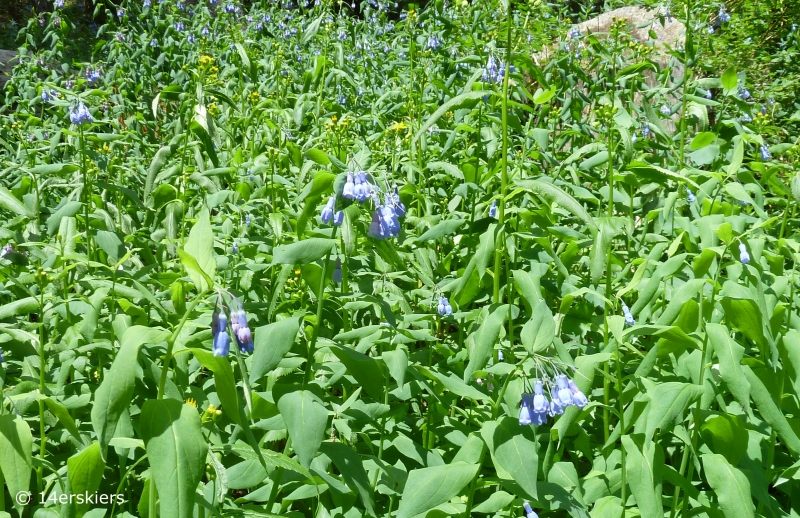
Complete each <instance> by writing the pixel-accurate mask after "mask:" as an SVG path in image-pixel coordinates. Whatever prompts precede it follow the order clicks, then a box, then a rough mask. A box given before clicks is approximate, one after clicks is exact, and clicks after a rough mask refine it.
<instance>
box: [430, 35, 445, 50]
mask: <svg viewBox="0 0 800 518" xmlns="http://www.w3.org/2000/svg"><path fill="white" fill-rule="evenodd" d="M441 45H442V44H441V43H439V38H437V37H436V35H435V34H434V35H433V36H429V37H428V44H427V47H428V48H429V49H430V50H436V49H438V48H439V47H441Z"/></svg>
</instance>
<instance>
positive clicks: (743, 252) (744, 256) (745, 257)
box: [739, 243, 750, 264]
mask: <svg viewBox="0 0 800 518" xmlns="http://www.w3.org/2000/svg"><path fill="white" fill-rule="evenodd" d="M739 260H740V261H742V264H747V263H749V262H750V254H748V253H747V245H745V244H744V243H739Z"/></svg>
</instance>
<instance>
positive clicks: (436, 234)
mask: <svg viewBox="0 0 800 518" xmlns="http://www.w3.org/2000/svg"><path fill="white" fill-rule="evenodd" d="M464 223H466V220H464V219H446V220H444V221H440V222H439V223H437V224H436V225H434V226H433V227H431V228H429V229H428V230H427V231H425V233H423V234H422V235H421V236H419V237H418V238H417V239H416V241H417V242H421V241H432V240H434V239H439V238H440V237H444V236H448V235H450V234H452V233H453V232H455V231H456V230H458V229H459V228H461V226H462V225H464Z"/></svg>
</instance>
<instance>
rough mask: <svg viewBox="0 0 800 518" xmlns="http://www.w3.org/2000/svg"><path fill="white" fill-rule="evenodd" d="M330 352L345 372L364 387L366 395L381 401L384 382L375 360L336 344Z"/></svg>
mask: <svg viewBox="0 0 800 518" xmlns="http://www.w3.org/2000/svg"><path fill="white" fill-rule="evenodd" d="M331 352H332V353H333V354H335V355H336V357H337V358H339V360H340V361H341V362H342V363H343V364H344V366H345V367H346V368H347V372H349V373H350V375H351V376H353V377H354V378H355V379H356V381H358V383H359V384H360V385H361V386H362V387H364V390H366V391H367V394H369V395H370V396H372V397H373V398H375V399H376V400H378V401H382V400H383V385H384V382H385V380H384V377H383V371H382V370H381V364H380V363H379V362H378V361H377V360H375V359H374V358H371V357H369V356H367V355H366V354H363V353H360V352H358V351H354V350H353V349H350V348H347V347H343V346H341V345H338V344H337V345H334V346H332V347H331Z"/></svg>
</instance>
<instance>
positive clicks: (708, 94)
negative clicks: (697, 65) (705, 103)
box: [706, 90, 711, 99]
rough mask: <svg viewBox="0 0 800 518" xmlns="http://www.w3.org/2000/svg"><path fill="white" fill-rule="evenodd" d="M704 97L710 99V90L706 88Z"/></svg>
mask: <svg viewBox="0 0 800 518" xmlns="http://www.w3.org/2000/svg"><path fill="white" fill-rule="evenodd" d="M706 99H711V90H706Z"/></svg>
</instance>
